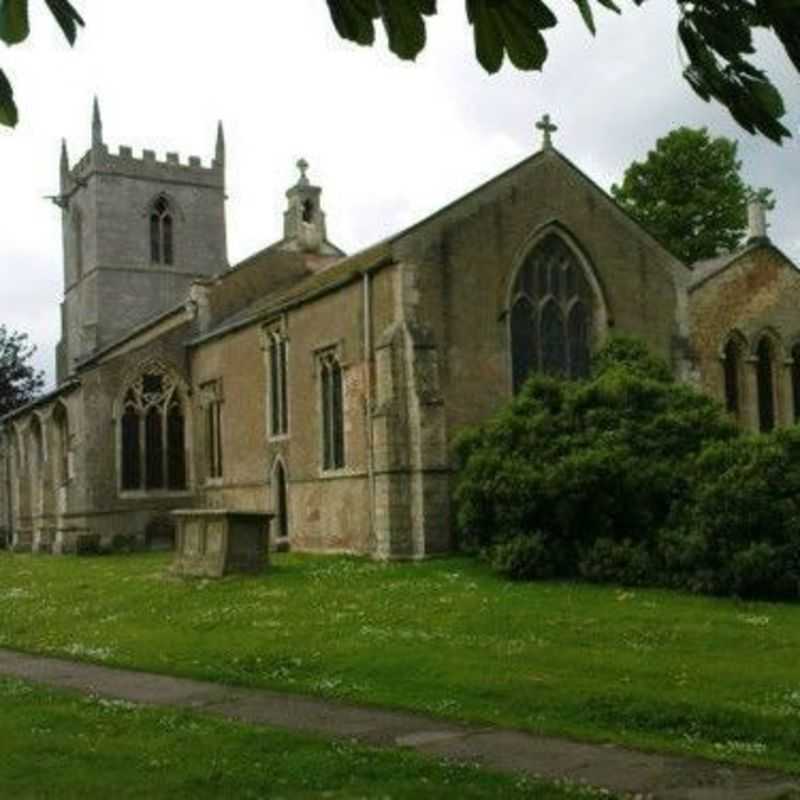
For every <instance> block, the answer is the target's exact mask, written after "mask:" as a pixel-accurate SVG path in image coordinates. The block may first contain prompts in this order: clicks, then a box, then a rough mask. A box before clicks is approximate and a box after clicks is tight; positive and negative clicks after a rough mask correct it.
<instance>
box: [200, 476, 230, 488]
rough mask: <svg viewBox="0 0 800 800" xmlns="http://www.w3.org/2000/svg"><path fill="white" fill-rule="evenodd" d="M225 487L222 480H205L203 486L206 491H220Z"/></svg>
mask: <svg viewBox="0 0 800 800" xmlns="http://www.w3.org/2000/svg"><path fill="white" fill-rule="evenodd" d="M224 485H225V479H224V478H207V479H206V482H205V483H204V484H203V486H205V488H206V489H220V488H222V487H223V486H224Z"/></svg>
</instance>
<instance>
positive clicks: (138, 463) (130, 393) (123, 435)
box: [120, 365, 186, 491]
mask: <svg viewBox="0 0 800 800" xmlns="http://www.w3.org/2000/svg"><path fill="white" fill-rule="evenodd" d="M120 445H121V487H122V489H123V491H141V490H145V491H161V490H165V489H170V490H174V491H182V490H185V489H186V420H185V414H184V408H183V399H182V397H181V392H180V389H179V387H178V385H177V383H176V382H175V380H174V378H173V377H172V375H171V374H170V373H169V371H168V370H166V369H165V368H163V367H161V366H158V365H151V366H149V367H147V368H146V369H145V370H144V371H143V372H142V374H141V375H139V377H138V378H137V379H136V381H135V382H134V383H133V384H132V385H131V386H130V387H129V388H128V390H127V391H126V393H125V396H124V401H123V409H122V415H121V420H120Z"/></svg>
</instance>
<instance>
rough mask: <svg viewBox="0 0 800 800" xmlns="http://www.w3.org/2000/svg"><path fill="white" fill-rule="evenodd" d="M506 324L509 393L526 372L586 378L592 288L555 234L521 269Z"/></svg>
mask: <svg viewBox="0 0 800 800" xmlns="http://www.w3.org/2000/svg"><path fill="white" fill-rule="evenodd" d="M510 322H511V325H510V327H511V365H512V375H513V384H514V392H517V391H519V389H520V388H521V387H522V385H523V383H524V382H525V380H526V379H527V378H528V376H529V375H530V374H531V373H532V372H545V373H548V374H551V375H563V376H565V377H569V378H583V377H586V376H587V375H588V374H589V354H590V342H591V327H592V289H591V287H590V285H589V282H588V281H587V279H586V276H585V275H584V272H583V269H582V268H581V265H580V264H579V263H578V260H577V258H576V256H575V254H574V253H573V252H572V250H571V249H570V248H569V247H568V246H567V245H566V244H565V243H564V241H563V240H562V239H561V238H560V237H559V236H557V235H556V234H550V235H548V236H547V237H546V238H545V239H543V240H542V241H541V242H540V243H539V244H538V245H537V246H536V247H535V248H534V250H533V251H532V252H531V253H530V255H529V256H528V257H527V259H526V260H525V263H524V264H523V265H522V268H521V269H520V271H519V273H518V275H517V278H516V281H515V283H514V288H513V292H512V301H511V318H510Z"/></svg>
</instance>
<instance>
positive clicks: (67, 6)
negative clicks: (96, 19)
mask: <svg viewBox="0 0 800 800" xmlns="http://www.w3.org/2000/svg"><path fill="white" fill-rule="evenodd" d="M45 3H47V7H48V8H49V9H50V11H51V12H52V14H53V16H54V17H55V18H56V22H57V23H58V24H59V26H60V27H61V30H62V31H63V32H64V36H66V37H67V41H68V42H69V43H70V44H71V45H73V44H75V39H76V38H77V36H78V26H79V25H80V27H83V26H84V21H83V18H82V17H81V15H80V14H79V13H78V12H77V11H76V10H75V8H74V7H73V6H72V4H71V3H70V2H69V0H45Z"/></svg>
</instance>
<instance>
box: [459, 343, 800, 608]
mask: <svg viewBox="0 0 800 800" xmlns="http://www.w3.org/2000/svg"><path fill="white" fill-rule="evenodd" d="M457 459H458V463H459V479H458V485H457V490H456V506H457V520H458V526H459V531H460V534H461V537H462V544H463V545H464V547H465V548H466V549H470V550H473V551H482V552H486V553H488V554H489V557H490V559H491V562H492V565H493V567H494V568H495V569H496V570H497V571H498V572H500V573H502V574H504V575H506V576H508V577H510V578H512V579H515V580H524V579H537V578H548V577H555V576H560V577H582V578H584V579H586V580H591V581H603V582H618V583H623V584H626V585H633V586H636V585H666V586H674V587H678V588H685V589H689V590H691V591H699V592H706V593H715V594H735V595H739V596H743V597H780V598H795V597H798V592H799V591H800V429H792V430H788V431H779V432H776V433H773V434H770V435H769V436H757V437H755V436H743V435H741V434H740V433H739V432H738V430H737V429H736V428H735V427H734V425H733V423H732V422H731V420H730V418H729V417H728V416H727V415H726V414H725V412H724V411H723V409H722V408H721V407H720V406H718V405H717V404H716V403H715V402H714V401H712V400H710V399H709V398H707V397H705V396H703V395H701V394H699V393H698V392H696V391H694V390H693V389H691V388H689V387H687V386H684V385H682V384H679V383H676V382H674V381H672V379H671V377H670V375H669V370H668V368H667V367H666V365H665V364H663V363H662V362H660V361H659V360H658V359H657V358H654V357H653V356H652V355H650V354H649V353H648V352H647V350H646V348H645V347H644V345H643V344H642V343H640V342H637V341H635V340H630V339H622V338H621V339H617V340H612V341H611V342H610V344H609V345H608V346H607V347H606V348H605V349H604V350H603V351H601V352H600V353H599V354H598V356H597V357H596V359H595V363H594V372H593V375H592V377H591V378H590V379H589V380H587V381H582V382H571V381H566V380H561V379H557V378H551V377H546V378H545V377H535V378H532V379H531V380H530V381H528V383H527V384H526V385H525V387H524V388H523V390H522V392H521V393H520V394H519V395H518V396H517V397H516V398H515V399H514V400H513V401H512V402H511V403H510V404H509V406H507V407H506V408H505V409H503V410H502V411H500V412H499V413H498V414H496V415H495V416H494V417H493V418H491V419H490V420H488V421H487V422H486V423H485V424H483V425H481V426H480V427H478V428H474V429H471V430H469V431H466V432H465V433H464V434H462V435H461V437H460V438H459V440H458V444H457Z"/></svg>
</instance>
